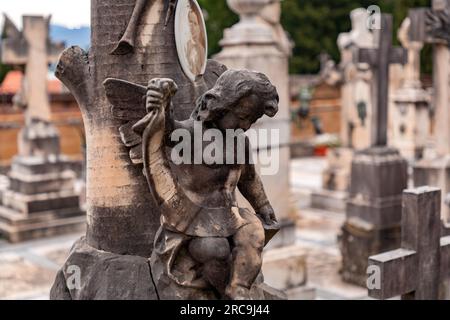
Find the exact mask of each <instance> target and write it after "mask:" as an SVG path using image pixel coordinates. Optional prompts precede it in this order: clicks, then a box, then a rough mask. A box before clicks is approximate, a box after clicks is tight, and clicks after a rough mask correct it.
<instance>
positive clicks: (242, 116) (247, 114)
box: [216, 94, 264, 131]
mask: <svg viewBox="0 0 450 320" xmlns="http://www.w3.org/2000/svg"><path fill="white" fill-rule="evenodd" d="M259 100H260V98H259V97H258V96H257V95H256V94H251V95H249V96H247V97H244V98H242V99H240V100H239V102H238V103H237V104H236V105H235V106H234V107H232V108H230V110H229V111H227V112H226V113H225V114H224V115H223V116H222V117H221V118H219V119H218V120H217V121H216V125H217V127H218V128H219V129H220V130H223V131H224V130H229V129H231V130H238V129H241V130H243V131H247V130H248V129H250V127H251V126H252V125H253V124H254V123H255V122H256V121H258V119H260V118H261V117H262V116H263V115H264V109H263V108H262V107H261V106H262V105H263V104H262V103H261V102H260V101H259Z"/></svg>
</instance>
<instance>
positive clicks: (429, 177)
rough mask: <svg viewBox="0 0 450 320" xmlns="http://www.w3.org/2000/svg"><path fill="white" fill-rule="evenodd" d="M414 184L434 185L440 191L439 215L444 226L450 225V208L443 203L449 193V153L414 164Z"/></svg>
mask: <svg viewBox="0 0 450 320" xmlns="http://www.w3.org/2000/svg"><path fill="white" fill-rule="evenodd" d="M413 179H414V185H415V186H436V187H438V188H439V189H441V191H442V201H441V215H442V219H443V221H444V223H445V226H446V227H447V228H448V227H450V208H449V206H448V205H447V204H446V203H445V198H446V195H448V194H449V193H450V155H447V156H441V157H437V158H434V159H422V160H421V161H418V162H416V163H415V164H414V171H413Z"/></svg>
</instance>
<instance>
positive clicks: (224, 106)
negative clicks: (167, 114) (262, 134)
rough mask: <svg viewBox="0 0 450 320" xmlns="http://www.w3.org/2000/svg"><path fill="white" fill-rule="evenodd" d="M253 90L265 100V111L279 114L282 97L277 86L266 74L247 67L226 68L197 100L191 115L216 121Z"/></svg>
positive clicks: (268, 113)
mask: <svg viewBox="0 0 450 320" xmlns="http://www.w3.org/2000/svg"><path fill="white" fill-rule="evenodd" d="M251 94H255V95H257V96H258V97H260V99H261V101H264V103H263V104H262V105H261V108H263V112H264V114H265V115H267V116H269V117H274V116H275V115H276V114H277V112H278V102H279V97H278V93H277V90H276V88H275V86H273V85H272V83H271V82H270V80H269V78H267V76H266V75H264V74H262V73H259V72H255V71H249V70H245V69H244V70H228V71H226V72H224V73H223V74H222V75H221V76H220V78H219V79H218V80H217V82H216V84H215V86H214V87H213V88H212V89H211V90H209V91H207V92H206V93H205V94H203V95H202V96H201V97H200V98H199V99H198V100H197V106H196V108H195V109H194V111H193V112H192V115H191V119H193V120H197V121H213V122H214V121H215V120H217V119H219V118H220V117H222V116H223V115H224V114H225V113H227V112H228V111H230V110H232V109H233V108H236V107H237V106H239V101H240V100H241V99H242V98H245V97H248V96H250V95H251Z"/></svg>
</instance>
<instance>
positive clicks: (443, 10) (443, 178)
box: [411, 0, 450, 225]
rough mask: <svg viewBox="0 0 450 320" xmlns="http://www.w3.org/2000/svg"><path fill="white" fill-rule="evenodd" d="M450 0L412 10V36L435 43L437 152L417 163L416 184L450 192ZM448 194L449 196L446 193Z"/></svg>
mask: <svg viewBox="0 0 450 320" xmlns="http://www.w3.org/2000/svg"><path fill="white" fill-rule="evenodd" d="M449 12H450V1H449V0H434V1H433V6H432V8H431V9H427V8H422V9H416V10H412V15H413V16H412V21H411V28H412V32H411V36H412V37H413V39H415V40H416V41H423V42H426V43H431V44H433V52H434V53H433V87H434V97H433V108H434V123H435V125H434V129H433V131H434V132H433V139H432V140H433V143H434V148H433V151H434V152H429V155H428V156H427V157H425V158H424V159H422V160H421V161H418V162H417V163H415V164H414V185H416V186H420V185H432V186H437V187H439V188H440V189H441V190H442V193H443V194H448V193H450V179H449V177H450V144H449V141H450V128H449V125H448V123H449V121H450V109H449V108H448V105H449V101H450V87H449V83H450V50H449V44H450V29H449V28H448V25H449V24H450V13H449ZM444 198H445V197H444ZM441 213H442V216H443V218H444V223H445V224H446V225H450V208H449V207H448V206H447V205H445V203H444V201H442V207H441Z"/></svg>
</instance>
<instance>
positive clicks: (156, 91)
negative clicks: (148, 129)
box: [145, 84, 164, 113]
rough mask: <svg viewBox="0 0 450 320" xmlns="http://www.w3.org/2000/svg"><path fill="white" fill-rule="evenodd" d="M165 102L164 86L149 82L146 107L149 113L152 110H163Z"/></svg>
mask: <svg viewBox="0 0 450 320" xmlns="http://www.w3.org/2000/svg"><path fill="white" fill-rule="evenodd" d="M163 104H164V94H163V92H162V88H160V87H159V86H157V85H155V84H149V86H148V88H147V95H146V103H145V108H146V110H147V113H150V112H151V111H152V110H155V109H156V110H161V109H162V107H163Z"/></svg>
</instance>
